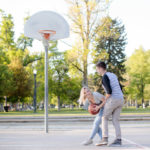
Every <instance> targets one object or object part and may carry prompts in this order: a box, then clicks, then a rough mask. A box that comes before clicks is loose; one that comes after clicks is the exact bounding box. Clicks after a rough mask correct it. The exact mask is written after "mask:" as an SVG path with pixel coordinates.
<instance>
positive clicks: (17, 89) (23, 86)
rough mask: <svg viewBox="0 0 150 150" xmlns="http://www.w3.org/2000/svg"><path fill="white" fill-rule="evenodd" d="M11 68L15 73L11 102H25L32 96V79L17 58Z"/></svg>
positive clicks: (10, 94) (10, 65) (10, 95)
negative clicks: (26, 98)
mask: <svg viewBox="0 0 150 150" xmlns="http://www.w3.org/2000/svg"><path fill="white" fill-rule="evenodd" d="M9 68H10V70H11V71H12V73H13V88H14V90H10V91H9V94H8V95H9V97H10V101H11V102H24V99H25V97H30V96H31V95H32V85H33V84H32V78H31V76H30V74H29V73H28V72H27V71H26V70H25V68H24V67H23V65H22V63H21V61H20V59H18V58H17V57H16V58H15V59H13V60H12V61H11V63H10V64H9Z"/></svg>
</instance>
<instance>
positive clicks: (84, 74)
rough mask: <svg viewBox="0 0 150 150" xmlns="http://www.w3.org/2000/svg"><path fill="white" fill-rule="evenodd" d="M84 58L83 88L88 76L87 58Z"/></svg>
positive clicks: (86, 84) (86, 83)
mask: <svg viewBox="0 0 150 150" xmlns="http://www.w3.org/2000/svg"><path fill="white" fill-rule="evenodd" d="M85 57H86V58H84V59H85V60H84V64H83V65H84V66H83V67H84V73H83V83H82V84H83V86H88V78H87V76H88V70H87V56H85Z"/></svg>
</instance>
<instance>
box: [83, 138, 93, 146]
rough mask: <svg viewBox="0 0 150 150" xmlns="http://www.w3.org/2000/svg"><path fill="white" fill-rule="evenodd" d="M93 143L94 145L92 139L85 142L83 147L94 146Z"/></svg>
mask: <svg viewBox="0 0 150 150" xmlns="http://www.w3.org/2000/svg"><path fill="white" fill-rule="evenodd" d="M92 143H93V141H92V139H88V140H86V141H84V142H83V143H82V145H90V144H92Z"/></svg>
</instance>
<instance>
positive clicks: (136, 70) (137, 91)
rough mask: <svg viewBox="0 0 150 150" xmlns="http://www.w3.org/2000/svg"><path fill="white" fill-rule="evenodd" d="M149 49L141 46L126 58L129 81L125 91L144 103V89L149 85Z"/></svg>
mask: <svg viewBox="0 0 150 150" xmlns="http://www.w3.org/2000/svg"><path fill="white" fill-rule="evenodd" d="M149 57H150V51H145V50H144V49H143V48H142V47H140V48H139V49H136V50H135V52H134V53H133V55H132V56H131V57H130V58H129V59H128V60H127V64H126V65H127V75H128V77H129V79H128V80H129V81H128V84H127V87H126V92H127V94H128V96H129V97H131V98H134V99H139V100H140V99H141V102H142V103H144V99H145V97H146V94H148V93H146V92H145V90H146V88H148V87H149V85H150V59H149Z"/></svg>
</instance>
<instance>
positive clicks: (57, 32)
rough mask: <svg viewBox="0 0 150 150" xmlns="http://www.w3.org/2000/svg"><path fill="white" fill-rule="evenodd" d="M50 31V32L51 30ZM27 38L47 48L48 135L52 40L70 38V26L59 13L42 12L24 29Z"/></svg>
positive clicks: (45, 106)
mask: <svg viewBox="0 0 150 150" xmlns="http://www.w3.org/2000/svg"><path fill="white" fill-rule="evenodd" d="M49 29H50V30H49ZM24 34H25V36H27V37H30V38H33V39H37V40H40V41H42V42H43V45H44V48H45V94H44V95H45V98H44V99H45V103H44V108H45V121H44V122H45V125H44V126H45V132H46V133H48V63H49V62H48V48H49V41H50V40H59V39H63V38H67V37H68V36H69V24H68V23H67V21H66V20H65V19H64V18H63V17H62V16H61V15H59V14H58V13H56V12H53V11H41V12H37V13H36V14H34V15H33V16H31V17H30V18H29V19H28V20H27V22H26V24H25V27H24Z"/></svg>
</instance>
